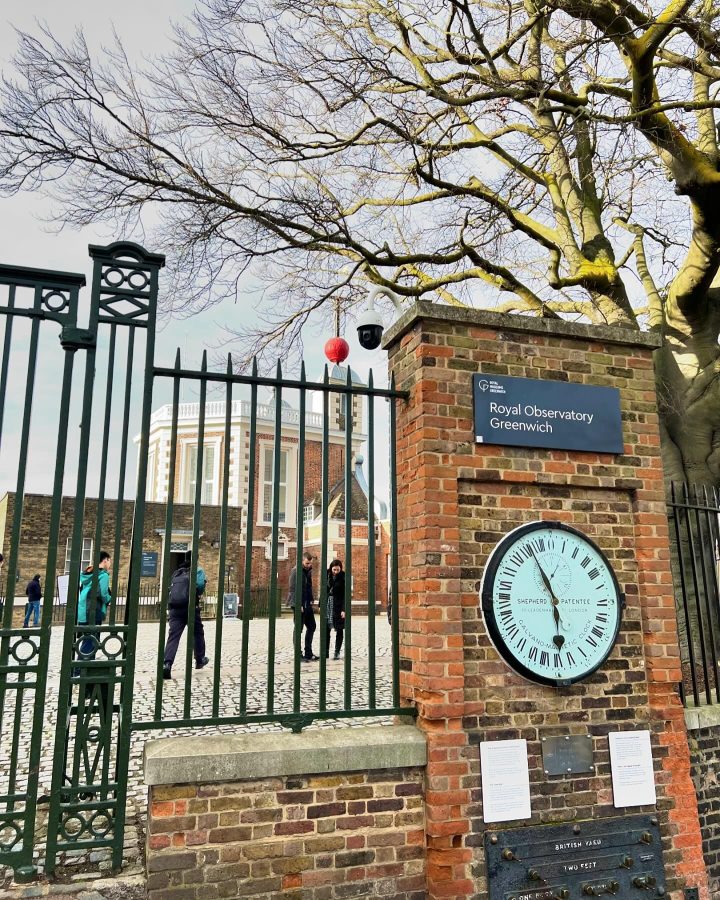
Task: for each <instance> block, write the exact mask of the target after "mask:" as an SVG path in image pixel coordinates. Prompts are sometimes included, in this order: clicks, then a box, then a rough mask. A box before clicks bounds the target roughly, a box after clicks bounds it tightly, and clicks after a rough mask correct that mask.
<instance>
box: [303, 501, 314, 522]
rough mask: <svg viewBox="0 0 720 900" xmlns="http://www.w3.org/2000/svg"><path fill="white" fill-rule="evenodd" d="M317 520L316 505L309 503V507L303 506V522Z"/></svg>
mask: <svg viewBox="0 0 720 900" xmlns="http://www.w3.org/2000/svg"><path fill="white" fill-rule="evenodd" d="M314 518H315V504H314V503H308V505H307V506H303V522H312V521H313V520H314Z"/></svg>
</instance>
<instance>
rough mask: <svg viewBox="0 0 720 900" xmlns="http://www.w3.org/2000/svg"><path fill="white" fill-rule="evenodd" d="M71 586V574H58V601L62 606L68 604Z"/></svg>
mask: <svg viewBox="0 0 720 900" xmlns="http://www.w3.org/2000/svg"><path fill="white" fill-rule="evenodd" d="M69 586H70V576H69V575H58V577H57V592H58V603H59V604H60V606H67V597H68V588H69Z"/></svg>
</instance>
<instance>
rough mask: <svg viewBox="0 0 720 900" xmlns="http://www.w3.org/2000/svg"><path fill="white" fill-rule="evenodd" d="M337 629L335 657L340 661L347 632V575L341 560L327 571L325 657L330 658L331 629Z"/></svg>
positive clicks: (336, 560)
mask: <svg viewBox="0 0 720 900" xmlns="http://www.w3.org/2000/svg"><path fill="white" fill-rule="evenodd" d="M331 628H334V629H335V655H334V656H333V659H340V650H341V648H342V642H343V633H344V631H345V573H344V572H343V567H342V563H341V562H340V560H339V559H334V560H333V561H332V562H331V563H330V568H329V569H328V571H327V617H326V620H325V637H326V640H325V656H330V629H331Z"/></svg>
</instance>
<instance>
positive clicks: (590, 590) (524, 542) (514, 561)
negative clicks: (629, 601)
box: [480, 522, 625, 687]
mask: <svg viewBox="0 0 720 900" xmlns="http://www.w3.org/2000/svg"><path fill="white" fill-rule="evenodd" d="M480 598H481V602H482V612H483V618H484V619H485V625H486V627H487V630H488V634H489V635H490V639H491V641H492V642H493V644H494V646H495V648H496V649H497V651H498V653H499V654H500V655H501V656H502V658H503V659H504V660H505V662H506V663H507V664H508V665H509V666H510V667H511V668H513V669H514V670H515V671H516V672H517V673H518V674H519V675H522V676H523V677H524V678H528V679H530V680H531V681H536V682H539V683H540V684H550V685H555V686H557V687H559V686H561V685H567V684H572V683H573V682H576V681H582V679H583V678H587V677H588V676H589V675H591V674H592V673H593V672H595V671H596V670H597V669H598V668H599V667H600V666H601V665H602V664H603V663H604V662H605V660H606V659H607V657H608V656H609V654H610V652H611V650H612V648H613V645H614V644H615V641H616V639H617V635H618V631H619V629H620V619H621V616H622V609H623V607H624V606H625V597H624V595H623V594H622V592H621V591H620V586H619V584H618V580H617V578H616V577H615V573H614V572H613V570H612V567H611V565H610V563H609V562H608V560H607V558H606V557H605V554H604V553H603V552H602V550H601V549H600V548H599V547H598V546H596V545H595V544H594V543H593V541H591V540H590V538H589V537H587V535H584V534H583V533H582V532H580V531H577V530H576V529H575V528H571V527H570V526H569V525H565V524H563V523H562V522H531V523H529V524H528V525H521V526H520V527H519V528H515V529H514V530H513V531H511V532H509V534H507V535H506V536H505V537H504V538H503V539H502V540H501V541H500V542H499V543H498V545H497V546H496V547H495V549H494V550H493V552H492V553H491V554H490V558H489V560H488V563H487V566H486V568H485V572H484V574H483V579H482V583H481V586H480Z"/></svg>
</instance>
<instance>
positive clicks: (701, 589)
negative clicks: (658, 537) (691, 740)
mask: <svg viewBox="0 0 720 900" xmlns="http://www.w3.org/2000/svg"><path fill="white" fill-rule="evenodd" d="M668 516H669V519H670V540H671V550H672V567H673V579H674V583H675V597H676V613H677V623H678V632H679V638H680V651H681V660H682V675H683V677H682V683H681V691H682V695H683V702H684V703H685V704H686V705H688V704H694V705H695V706H699V705H706V704H711V703H720V679H719V678H718V664H719V662H720V661H719V660H718V650H720V592H719V581H720V578H719V575H720V518H719V517H720V495H719V494H718V491H717V490H715V489H714V488H711V487H707V486H705V485H692V484H682V483H681V484H676V483H673V484H672V485H671V486H670V499H669V501H668Z"/></svg>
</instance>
